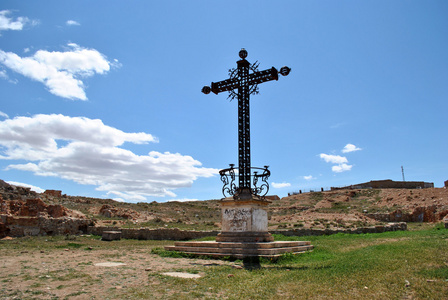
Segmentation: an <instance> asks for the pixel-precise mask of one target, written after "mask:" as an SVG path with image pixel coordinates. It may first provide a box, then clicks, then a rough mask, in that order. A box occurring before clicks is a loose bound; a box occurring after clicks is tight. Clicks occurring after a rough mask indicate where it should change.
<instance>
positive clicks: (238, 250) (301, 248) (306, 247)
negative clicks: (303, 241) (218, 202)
mask: <svg viewBox="0 0 448 300" xmlns="http://www.w3.org/2000/svg"><path fill="white" fill-rule="evenodd" d="M312 248H313V246H311V245H304V246H295V247H280V248H268V249H262V248H216V247H212V248H209V247H191V246H184V247H182V246H167V247H165V249H166V250H170V251H179V252H184V253H198V254H203V253H216V254H218V253H223V254H227V255H234V254H247V255H277V254H283V253H288V252H291V253H294V252H304V251H308V250H311V249H312Z"/></svg>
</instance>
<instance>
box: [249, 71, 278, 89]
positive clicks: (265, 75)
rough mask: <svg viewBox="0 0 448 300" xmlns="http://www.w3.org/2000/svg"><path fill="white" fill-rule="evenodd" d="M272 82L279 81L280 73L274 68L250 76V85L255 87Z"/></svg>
mask: <svg viewBox="0 0 448 300" xmlns="http://www.w3.org/2000/svg"><path fill="white" fill-rule="evenodd" d="M271 80H278V71H277V69H276V68H274V67H272V68H270V69H267V70H264V71H258V72H255V73H252V74H250V75H249V80H248V83H249V85H254V84H259V83H262V82H266V81H271Z"/></svg>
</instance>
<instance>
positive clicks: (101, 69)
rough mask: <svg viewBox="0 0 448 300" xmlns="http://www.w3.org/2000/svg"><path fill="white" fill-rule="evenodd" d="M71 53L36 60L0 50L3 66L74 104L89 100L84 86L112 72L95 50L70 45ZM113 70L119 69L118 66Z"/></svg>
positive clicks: (43, 52) (45, 53) (49, 54)
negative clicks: (89, 80) (94, 78)
mask: <svg viewBox="0 0 448 300" xmlns="http://www.w3.org/2000/svg"><path fill="white" fill-rule="evenodd" d="M68 47H69V49H68V51H65V52H58V51H53V52H49V51H46V50H39V51H37V52H36V53H35V54H34V55H33V56H30V57H20V56H18V55H17V54H15V53H12V52H5V51H2V50H0V63H1V64H3V65H5V66H6V67H8V68H10V69H11V70H13V71H15V72H17V73H19V74H21V75H23V76H26V77H28V78H31V79H33V80H36V81H38V82H41V83H43V84H44V85H45V86H46V87H47V88H48V90H49V91H50V93H52V94H54V95H56V96H59V97H63V98H67V99H73V100H87V96H86V94H85V91H84V90H85V86H84V82H83V81H82V80H81V79H83V78H86V77H90V76H93V75H94V74H105V73H107V72H108V71H109V70H110V68H111V63H110V62H109V61H108V60H107V59H106V57H105V56H104V55H103V54H101V53H100V52H98V51H97V50H95V49H86V48H82V47H80V46H78V45H76V44H73V43H70V44H68ZM113 65H114V66H119V64H118V63H117V62H114V63H113Z"/></svg>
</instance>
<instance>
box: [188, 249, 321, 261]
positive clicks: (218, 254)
mask: <svg viewBox="0 0 448 300" xmlns="http://www.w3.org/2000/svg"><path fill="white" fill-rule="evenodd" d="M307 251H312V249H310V250H307ZM307 251H300V252H292V254H300V253H304V252H307ZM183 253H186V254H193V255H206V256H210V257H215V258H221V257H232V258H237V259H243V258H247V257H265V258H274V257H280V256H281V255H282V254H283V253H281V254H270V255H263V254H249V253H213V252H210V253H207V252H201V253H197V252H183Z"/></svg>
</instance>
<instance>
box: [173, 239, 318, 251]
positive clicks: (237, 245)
mask: <svg viewBox="0 0 448 300" xmlns="http://www.w3.org/2000/svg"><path fill="white" fill-rule="evenodd" d="M310 244H311V242H308V241H279V242H266V243H241V242H214V241H201V242H175V243H174V245H175V246H179V247H205V248H249V249H271V248H281V247H297V246H306V245H310Z"/></svg>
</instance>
